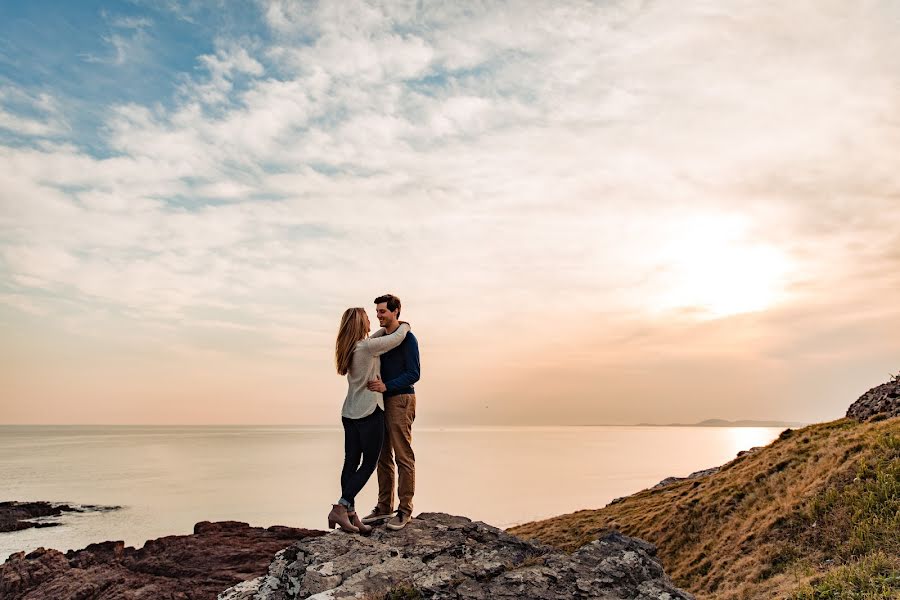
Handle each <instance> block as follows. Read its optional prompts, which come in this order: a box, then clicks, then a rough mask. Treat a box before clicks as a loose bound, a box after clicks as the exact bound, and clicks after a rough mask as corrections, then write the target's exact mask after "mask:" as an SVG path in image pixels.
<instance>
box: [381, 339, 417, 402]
mask: <svg viewBox="0 0 900 600" xmlns="http://www.w3.org/2000/svg"><path fill="white" fill-rule="evenodd" d="M400 349H401V350H403V359H404V362H405V363H406V369H405V370H404V371H403V372H402V373H400V374H399V375H397V376H396V377H394V378H393V379H390V380H388V381H385V382H384V387H385V390H386V391H388V392H390V391H392V390H399V389H402V388H405V387H409V386H411V385H413V384H414V383H416V382H417V381H419V376H420V371H421V368H420V365H419V342H418V340H416V336H414V335H412V334H410V335H407V336H406V343H405V344H403V345H402V346H401V347H400Z"/></svg>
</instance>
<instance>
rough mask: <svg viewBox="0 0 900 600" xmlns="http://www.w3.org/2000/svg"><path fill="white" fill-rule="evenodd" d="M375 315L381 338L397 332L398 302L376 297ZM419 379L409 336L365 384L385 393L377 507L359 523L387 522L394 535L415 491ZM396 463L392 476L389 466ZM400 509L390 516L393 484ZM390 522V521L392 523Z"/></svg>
mask: <svg viewBox="0 0 900 600" xmlns="http://www.w3.org/2000/svg"><path fill="white" fill-rule="evenodd" d="M375 314H376V315H377V316H378V323H379V324H380V325H381V326H382V327H383V328H384V333H385V334H390V333H393V332H394V331H396V330H397V328H398V327H400V321H399V319H400V298H398V297H396V296H393V295H391V294H386V295H384V296H379V297H378V298H375ZM418 380H419V342H418V340H416V336H415V335H413V333H412V332H409V333H407V334H406V339H404V340H403V343H401V344H400V345H399V346H398V347H396V348H394V349H393V350H391V351H390V352H386V353H384V354H382V355H381V379H376V380H374V381H370V382H369V384H368V387H369V389H370V390H372V391H373V392H381V393H382V394H384V427H385V435H384V445H382V447H381V456H380V457H379V459H378V505H377V506H376V507H375V508H374V509H373V510H372V512H371V513H370V514H369V515H368V516H367V517H366V518H364V519H363V523H366V524H369V523H377V522H380V521H384V520H385V519H390V520H389V521H388V522H387V528H388V529H392V530H394V531H398V530H400V529H403V528H404V527H406V524H407V523H409V520H410V519H411V518H412V510H413V494H414V493H415V491H416V455H415V454H414V453H413V449H412V424H413V421H415V419H416V390H415V388H414V387H413V384H415V383H416V382H417V381H418ZM395 462H396V477H395V468H394V464H395ZM395 481H397V483H398V486H397V487H398V489H397V495H398V496H399V499H400V505H399V508H398V509H397V513H396V514H394V482H395ZM391 517H393V518H391Z"/></svg>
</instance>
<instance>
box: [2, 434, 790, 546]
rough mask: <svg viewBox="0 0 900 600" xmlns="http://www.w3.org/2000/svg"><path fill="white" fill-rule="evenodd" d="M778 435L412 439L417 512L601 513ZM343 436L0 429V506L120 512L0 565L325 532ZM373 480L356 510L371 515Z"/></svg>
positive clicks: (88, 519)
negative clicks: (69, 553) (217, 534)
mask: <svg viewBox="0 0 900 600" xmlns="http://www.w3.org/2000/svg"><path fill="white" fill-rule="evenodd" d="M780 431H781V429H780V428H711V427H478V428H454V429H427V428H416V429H415V430H414V435H415V441H414V448H415V451H416V456H417V459H416V464H417V491H416V500H415V509H416V512H419V511H423V512H424V511H441V512H449V513H454V514H460V515H466V516H468V517H471V518H474V519H477V520H482V521H485V522H487V523H490V524H493V525H496V526H498V527H504V528H505V527H509V526H511V525H514V524H518V523H523V522H526V521H531V520H534V519H540V518H543V517H549V516H553V515H558V514H563V513H568V512H572V511H575V510H578V509H582V508H599V507H601V506H604V505H605V504H607V503H608V502H609V501H610V500H612V499H614V498H616V497H619V496H624V495H627V494H630V493H633V492H636V491H638V490H641V489H643V488H646V487H648V486H651V485H654V484H655V483H657V482H658V481H659V480H661V479H663V478H664V477H668V476H670V475H679V476H683V475H687V474H688V473H690V472H692V471H696V470H699V469H704V468H707V467H711V466H715V465H719V464H722V463H723V462H725V461H727V460H729V459H731V458H733V457H734V456H735V455H736V454H737V452H738V451H739V450H744V449H747V448H750V447H752V446H759V445H765V444H767V443H769V442H770V441H772V440H773V439H775V437H777V435H778V434H779V432H780ZM342 449H343V433H342V432H341V431H340V430H338V429H316V428H308V427H306V428H305V427H12V426H0V501H2V500H49V501H54V502H68V503H80V504H105V505H121V506H123V507H124V508H123V509H122V510H120V511H115V512H106V513H89V514H79V515H72V516H68V517H65V518H64V519H63V522H64V525H63V526H60V527H51V528H45V529H28V530H24V531H18V532H12V533H0V561H4V560H5V559H6V558H7V557H8V556H9V555H10V554H11V553H13V552H17V551H19V550H26V551H30V550H32V549H34V548H37V547H39V546H43V547H47V548H57V549H59V550H63V551H65V550H69V549H74V548H82V547H84V546H86V545H87V544H89V543H92V542H99V541H104V540H124V541H125V543H126V544H128V545H133V546H140V545H142V544H143V543H144V542H145V541H146V540H148V539H153V538H157V537H160V536H164V535H171V534H185V533H190V532H191V531H192V529H193V525H194V523H196V522H198V521H204V520H212V521H216V520H226V519H231V520H238V521H246V522H249V523H250V524H252V525H257V526H269V525H291V526H296V527H309V528H315V529H324V528H325V527H326V525H327V523H326V514H327V513H328V510H329V508H330V506H331V503H332V502H335V501H336V500H337V498H338V497H339V495H340V489H339V486H338V479H339V470H340V466H341V461H342ZM376 488H377V482H376V481H375V477H374V476H373V477H372V479H371V480H370V481H369V484H368V485H367V486H366V488H365V489H364V490H363V492H362V493H361V494H360V496H359V497H358V499H357V506H358V507H359V509H360V510H361V511H366V510H367V509H369V508H370V507H371V506H373V505H374V503H375V496H376V492H377V489H376Z"/></svg>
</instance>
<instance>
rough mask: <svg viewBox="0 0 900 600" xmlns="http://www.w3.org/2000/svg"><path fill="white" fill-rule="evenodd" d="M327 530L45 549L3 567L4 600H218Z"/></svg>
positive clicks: (233, 527)
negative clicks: (303, 541)
mask: <svg viewBox="0 0 900 600" xmlns="http://www.w3.org/2000/svg"><path fill="white" fill-rule="evenodd" d="M316 535H324V532H320V531H309V530H306V529H294V528H291V527H269V528H268V529H263V528H260V527H250V526H249V525H247V524H246V523H238V522H233V521H226V522H219V523H209V522H205V521H204V522H202V523H197V525H195V526H194V534H193V535H173V536H167V537H163V538H159V539H156V540H151V541H149V542H147V543H146V544H144V547H143V548H141V549H139V550H136V549H134V548H132V547H130V546H129V547H126V546H125V544H124V543H123V542H103V543H100V544H91V545H90V546H88V547H87V548H84V549H83V550H75V551H70V552H67V553H66V554H63V553H62V552H59V551H57V550H45V549H43V548H39V549H38V550H35V551H34V552H31V553H29V554H25V553H24V552H19V553H17V554H13V555H12V556H10V557H9V558H8V559H7V560H6V562H5V563H4V564H2V565H0V598H2V599H3V600H38V599H50V598H52V599H54V600H74V599H78V600H92V599H95V598H96V599H100V598H102V599H103V600H126V599H127V600H138V599H147V600H151V599H152V600H176V599H177V600H201V599H209V600H212V599H214V598H215V597H216V595H217V594H218V593H219V592H221V591H222V590H224V589H225V588H227V587H229V586H232V585H234V584H235V583H237V582H240V581H244V580H247V579H253V578H254V577H258V576H259V575H261V574H264V573H265V572H266V569H267V567H268V566H269V563H270V562H271V560H272V556H274V555H275V553H277V552H278V551H279V550H281V549H283V548H285V547H287V546H289V545H290V544H292V543H294V542H296V541H297V540H299V539H303V538H307V537H310V536H316Z"/></svg>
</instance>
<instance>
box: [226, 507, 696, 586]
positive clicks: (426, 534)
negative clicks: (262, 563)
mask: <svg viewBox="0 0 900 600" xmlns="http://www.w3.org/2000/svg"><path fill="white" fill-rule="evenodd" d="M401 589H406V590H408V591H413V590H414V591H415V593H417V594H418V595H419V596H410V597H421V598H431V599H435V600H460V599H469V600H478V599H485V600H488V599H493V598H496V599H504V598H508V599H515V600H523V599H528V598H534V599H553V600H569V599H587V598H598V599H610V600H611V599H613V598H616V599H621V598H633V599H635V600H638V599H639V600H663V599H665V600H686V599H692V598H693V597H692V596H690V595H689V594H687V593H685V592H683V591H680V590H678V589H677V588H675V587H674V585H673V584H672V582H671V581H670V580H669V578H668V577H667V576H666V574H665V573H664V572H663V568H662V565H661V564H660V563H659V561H658V560H657V559H656V548H655V547H654V546H653V545H652V544H648V543H647V542H644V541H641V540H637V539H634V538H629V537H626V536H623V535H620V534H618V533H611V534H608V535H607V536H606V537H604V538H602V539H599V540H596V541H594V542H591V543H589V544H586V545H585V546H583V547H582V548H580V549H579V550H577V551H576V552H574V553H573V554H571V555H569V554H565V553H563V552H561V551H558V550H556V549H553V548H551V547H549V546H544V545H541V544H539V543H537V542H532V541H526V540H522V539H520V538H517V537H515V536H512V535H510V534H508V533H506V532H504V531H503V530H501V529H497V528H496V527H491V526H489V525H486V524H484V523H481V522H478V521H472V520H470V519H467V518H465V517H458V516H452V515H448V514H444V513H423V514H420V515H419V516H418V517H416V518H415V519H413V520H412V521H411V522H410V524H409V525H407V526H406V528H404V529H403V530H401V531H397V532H393V531H388V530H385V529H382V528H377V529H375V531H373V532H372V534H371V535H369V536H367V537H364V536H361V535H354V534H347V533H343V532H340V531H335V532H333V533H331V534H329V535H326V536H323V537H319V538H315V539H304V540H301V541H299V542H297V543H296V544H294V545H292V546H290V547H288V548H285V549H284V550H282V551H281V552H279V553H278V554H277V555H276V557H275V559H274V560H273V561H272V564H271V566H270V567H269V572H268V574H267V575H265V576H263V577H259V578H257V579H254V580H252V581H246V582H243V583H241V584H239V585H237V586H234V587H232V588H230V589H228V590H225V591H224V592H222V593H221V594H219V600H294V599H300V598H310V599H314V600H326V599H327V600H344V599H350V598H353V599H356V600H363V599H365V600H376V599H381V598H384V597H385V595H386V594H388V593H389V592H391V591H395V592H396V591H398V590H401Z"/></svg>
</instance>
